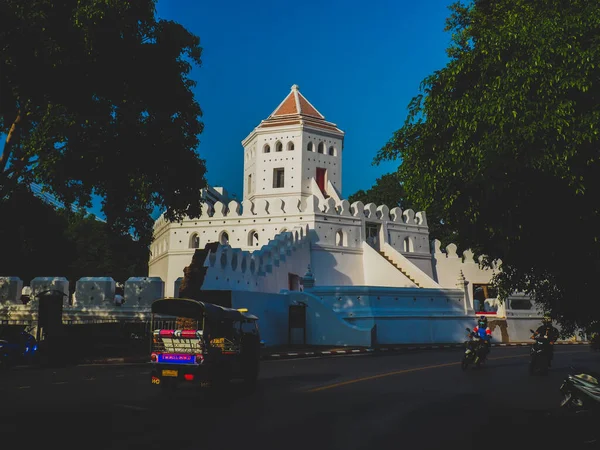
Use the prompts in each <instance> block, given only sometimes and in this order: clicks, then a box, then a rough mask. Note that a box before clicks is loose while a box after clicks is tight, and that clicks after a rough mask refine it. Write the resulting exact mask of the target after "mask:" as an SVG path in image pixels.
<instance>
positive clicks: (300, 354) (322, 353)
mask: <svg viewBox="0 0 600 450" xmlns="http://www.w3.org/2000/svg"><path fill="white" fill-rule="evenodd" d="M530 345H531V343H530V342H516V343H507V344H492V347H528V346H530ZM555 345H589V342H580V341H579V342H557V343H556V344H555ZM451 348H464V344H440V345H418V346H411V347H380V348H364V347H361V348H348V349H343V350H314V351H297V352H277V353H269V354H265V355H262V356H261V357H260V359H261V360H265V361H269V360H282V359H302V358H329V357H334V356H338V355H356V354H366V353H371V354H378V353H409V352H416V351H422V350H444V349H451ZM82 364H97V365H100V364H149V361H148V358H147V357H145V356H144V357H139V356H138V357H125V358H104V359H88V360H83V361H81V362H80V363H79V365H82Z"/></svg>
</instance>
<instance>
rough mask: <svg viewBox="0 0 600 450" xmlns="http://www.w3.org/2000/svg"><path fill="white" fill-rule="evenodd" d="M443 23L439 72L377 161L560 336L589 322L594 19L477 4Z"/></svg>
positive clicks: (587, 9)
mask: <svg viewBox="0 0 600 450" xmlns="http://www.w3.org/2000/svg"><path fill="white" fill-rule="evenodd" d="M451 10H452V14H451V16H450V18H449V19H448V22H447V30H448V31H451V32H452V36H453V44H452V45H451V47H450V48H449V49H448V54H449V56H450V58H451V59H450V62H449V63H448V64H447V65H446V66H445V67H444V68H442V69H441V70H439V71H437V72H435V73H434V74H432V75H431V76H429V77H428V78H426V79H425V80H424V81H423V84H422V89H421V91H422V93H421V94H420V95H418V96H417V97H415V98H414V99H413V101H412V103H411V104H410V107H409V110H410V112H409V116H408V118H407V120H406V122H405V124H404V125H403V126H402V128H400V129H399V130H398V131H396V132H395V133H394V135H393V137H392V139H391V140H390V141H389V142H388V143H387V144H386V146H385V147H383V148H382V149H381V150H380V152H379V154H378V156H377V158H376V161H381V160H387V159H396V158H401V160H402V163H401V166H400V168H399V175H400V180H401V181H402V183H403V184H404V187H405V189H406V192H407V201H408V202H411V204H413V205H415V206H416V207H417V208H423V209H425V210H426V211H427V212H429V211H431V210H433V211H435V212H436V214H438V215H439V216H438V217H441V218H443V220H444V222H445V223H446V225H447V226H448V227H450V229H453V230H456V232H457V233H458V239H457V242H456V244H457V245H458V246H459V248H462V249H466V248H471V249H473V250H474V251H475V252H476V253H477V254H485V255H488V256H489V258H490V259H496V258H499V259H501V260H502V261H503V266H502V267H503V272H502V273H501V274H500V275H499V276H498V277H497V278H496V280H495V281H496V282H497V283H498V285H499V286H498V287H499V288H500V290H499V292H500V293H501V294H502V295H503V296H506V295H507V294H508V293H510V292H512V291H513V290H521V291H525V292H527V293H529V294H531V295H532V296H533V297H534V298H535V300H536V301H538V302H540V303H541V304H542V305H543V306H544V308H545V309H546V310H548V311H551V312H552V313H553V314H554V315H555V317H556V318H557V319H559V320H560V322H561V324H562V325H563V326H564V327H566V328H567V329H573V328H574V327H575V326H582V327H584V326H585V325H586V324H587V323H589V321H590V320H593V318H596V319H597V318H598V317H600V302H598V300H597V294H596V291H597V289H596V285H595V281H596V280H597V279H598V278H600V243H599V237H600V208H599V207H598V198H600V150H599V149H600V8H599V7H598V3H597V2H594V1H588V0H572V1H568V2H567V1H562V0H560V1H559V0H545V1H537V2H534V1H530V0H494V1H491V0H475V1H473V2H472V3H470V4H469V5H468V6H464V5H461V4H455V5H453V6H452V7H451Z"/></svg>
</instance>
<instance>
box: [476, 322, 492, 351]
mask: <svg viewBox="0 0 600 450" xmlns="http://www.w3.org/2000/svg"><path fill="white" fill-rule="evenodd" d="M473 333H475V334H477V335H478V336H479V337H480V338H481V340H482V342H483V343H484V344H485V356H487V355H488V354H489V353H490V348H491V342H490V341H491V340H492V330H490V327H488V321H487V317H485V316H481V317H479V320H478V321H477V325H476V326H475V328H473Z"/></svg>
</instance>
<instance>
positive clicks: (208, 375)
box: [150, 298, 260, 388]
mask: <svg viewBox="0 0 600 450" xmlns="http://www.w3.org/2000/svg"><path fill="white" fill-rule="evenodd" d="M150 360H151V363H152V365H153V368H152V371H151V380H152V384H154V385H157V386H161V387H164V388H167V387H175V386H177V385H178V384H180V383H186V384H197V385H198V386H201V387H206V386H213V387H214V386H220V385H224V384H226V383H227V382H228V381H229V380H231V379H233V378H241V379H243V380H244V381H245V382H246V383H247V384H248V385H249V386H250V387H254V386H255V384H256V380H257V378H258V373H259V365H260V335H259V330H258V317H256V316H254V315H252V314H249V313H248V312H247V310H245V309H243V310H237V309H232V308H225V307H222V306H217V305H213V304H211V303H205V302H200V301H197V300H191V299H182V298H164V299H160V300H156V301H154V302H153V303H152V344H151V355H150Z"/></svg>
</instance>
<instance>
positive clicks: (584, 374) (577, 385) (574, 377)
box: [560, 367, 600, 414]
mask: <svg viewBox="0 0 600 450" xmlns="http://www.w3.org/2000/svg"><path fill="white" fill-rule="evenodd" d="M599 380H600V374H598V373H596V372H592V371H590V370H586V369H576V368H575V367H571V370H570V371H569V374H568V375H567V377H566V378H565V379H564V381H563V383H562V385H561V386H560V391H561V392H562V394H563V399H562V401H561V402H560V406H561V407H563V408H567V409H572V410H575V411H576V412H588V413H594V414H598V413H600V384H599V383H598V381H599Z"/></svg>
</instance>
